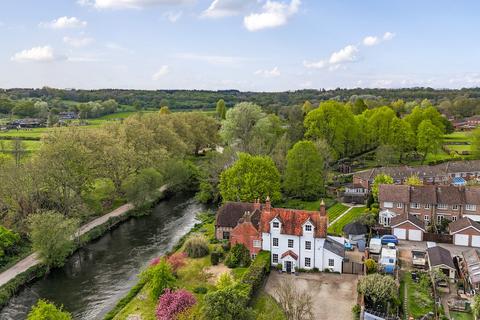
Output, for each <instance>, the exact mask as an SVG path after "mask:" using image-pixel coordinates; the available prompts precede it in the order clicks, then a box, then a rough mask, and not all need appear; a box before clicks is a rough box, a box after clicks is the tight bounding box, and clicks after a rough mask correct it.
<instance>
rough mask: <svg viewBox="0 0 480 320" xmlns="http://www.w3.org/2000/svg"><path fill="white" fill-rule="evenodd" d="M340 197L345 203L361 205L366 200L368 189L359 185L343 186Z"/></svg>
mask: <svg viewBox="0 0 480 320" xmlns="http://www.w3.org/2000/svg"><path fill="white" fill-rule="evenodd" d="M341 197H342V199H343V202H346V203H355V204H363V203H365V201H366V200H367V198H368V189H367V188H365V187H363V186H362V185H361V184H355V183H350V184H347V185H345V191H343V193H342V194H341Z"/></svg>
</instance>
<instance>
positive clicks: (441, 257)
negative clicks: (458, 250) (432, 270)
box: [427, 246, 455, 269]
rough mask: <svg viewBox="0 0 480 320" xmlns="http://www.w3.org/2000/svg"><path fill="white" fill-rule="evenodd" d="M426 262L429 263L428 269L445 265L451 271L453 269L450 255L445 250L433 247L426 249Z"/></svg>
mask: <svg viewBox="0 0 480 320" xmlns="http://www.w3.org/2000/svg"><path fill="white" fill-rule="evenodd" d="M427 254H428V260H429V262H430V267H436V266H439V265H442V264H443V265H446V266H448V267H450V268H452V269H455V265H454V264H453V259H452V255H451V254H450V251H448V250H447V249H445V248H443V247H440V246H435V247H431V248H428V249H427Z"/></svg>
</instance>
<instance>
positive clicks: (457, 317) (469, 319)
mask: <svg viewBox="0 0 480 320" xmlns="http://www.w3.org/2000/svg"><path fill="white" fill-rule="evenodd" d="M450 319H452V320H473V319H474V318H473V315H472V314H471V313H467V312H458V311H450Z"/></svg>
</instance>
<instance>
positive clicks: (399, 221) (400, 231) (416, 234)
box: [390, 214, 425, 241]
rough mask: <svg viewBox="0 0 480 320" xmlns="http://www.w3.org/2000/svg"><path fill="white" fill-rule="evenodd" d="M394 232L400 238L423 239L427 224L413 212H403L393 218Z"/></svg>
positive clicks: (391, 224) (392, 226)
mask: <svg viewBox="0 0 480 320" xmlns="http://www.w3.org/2000/svg"><path fill="white" fill-rule="evenodd" d="M390 226H391V228H392V234H394V235H395V236H397V238H398V239H400V240H411V241H423V234H424V233H425V225H424V223H423V222H422V221H420V220H419V219H418V218H416V217H415V216H414V215H412V214H401V215H398V216H396V217H394V218H392V220H391V223H390Z"/></svg>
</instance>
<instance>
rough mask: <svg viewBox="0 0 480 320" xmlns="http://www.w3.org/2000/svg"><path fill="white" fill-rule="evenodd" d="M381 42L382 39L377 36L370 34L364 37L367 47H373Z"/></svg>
mask: <svg viewBox="0 0 480 320" xmlns="http://www.w3.org/2000/svg"><path fill="white" fill-rule="evenodd" d="M379 43H380V39H378V37H375V36H368V37H365V38H364V39H363V44H364V45H365V46H367V47H371V46H374V45H377V44H379Z"/></svg>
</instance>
